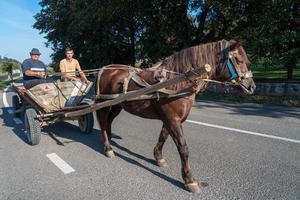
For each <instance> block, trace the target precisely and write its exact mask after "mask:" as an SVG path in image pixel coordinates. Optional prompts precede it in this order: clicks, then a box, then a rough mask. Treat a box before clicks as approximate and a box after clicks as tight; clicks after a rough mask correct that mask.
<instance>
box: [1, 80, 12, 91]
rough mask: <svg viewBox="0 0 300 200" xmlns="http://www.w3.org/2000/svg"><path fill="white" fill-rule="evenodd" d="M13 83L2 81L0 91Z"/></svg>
mask: <svg viewBox="0 0 300 200" xmlns="http://www.w3.org/2000/svg"><path fill="white" fill-rule="evenodd" d="M11 82H13V81H2V82H0V90H4V89H5V88H6V87H7V86H8V85H9V84H10V83H11Z"/></svg>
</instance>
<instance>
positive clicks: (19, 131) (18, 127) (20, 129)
mask: <svg viewBox="0 0 300 200" xmlns="http://www.w3.org/2000/svg"><path fill="white" fill-rule="evenodd" d="M9 111H10V112H11V111H12V108H11V107H6V108H2V114H1V115H0V117H1V118H2V119H3V124H1V126H7V127H11V128H12V131H13V132H14V134H16V136H18V137H19V138H20V139H21V140H22V141H23V142H25V143H28V142H27V137H26V134H25V130H24V124H16V123H15V122H14V121H13V116H12V115H10V114H9ZM20 120H22V121H24V120H23V119H22V118H20Z"/></svg>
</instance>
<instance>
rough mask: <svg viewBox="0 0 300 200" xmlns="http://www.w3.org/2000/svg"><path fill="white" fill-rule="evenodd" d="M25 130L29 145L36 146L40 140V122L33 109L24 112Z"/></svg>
mask: <svg viewBox="0 0 300 200" xmlns="http://www.w3.org/2000/svg"><path fill="white" fill-rule="evenodd" d="M24 121H25V130H26V135H27V139H28V143H29V144H30V145H37V144H39V142H40V139H41V127H40V122H39V120H38V119H37V113H36V111H35V110H34V109H33V108H28V109H26V111H25V120H24Z"/></svg>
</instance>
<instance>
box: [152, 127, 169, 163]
mask: <svg viewBox="0 0 300 200" xmlns="http://www.w3.org/2000/svg"><path fill="white" fill-rule="evenodd" d="M168 135H169V132H168V130H167V129H166V127H165V126H164V125H163V127H162V129H161V131H160V135H159V139H158V142H157V144H156V146H155V147H154V151H153V154H154V158H155V160H156V161H157V165H158V166H160V167H166V166H167V162H166V159H165V158H164V157H163V156H162V148H163V146H164V144H165V142H166V140H167V139H168Z"/></svg>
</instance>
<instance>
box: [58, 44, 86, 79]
mask: <svg viewBox="0 0 300 200" xmlns="http://www.w3.org/2000/svg"><path fill="white" fill-rule="evenodd" d="M65 55H66V58H65V59H62V60H61V61H60V63H59V68H60V71H61V73H62V78H63V79H65V80H72V81H79V80H80V79H79V78H77V77H76V70H77V71H79V73H80V76H81V78H82V79H83V81H84V82H86V83H89V80H88V79H87V78H86V76H85V74H84V73H83V71H82V70H81V68H80V65H79V62H78V61H77V60H76V59H75V58H73V55H74V51H73V50H72V49H71V48H67V49H66V51H65Z"/></svg>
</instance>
